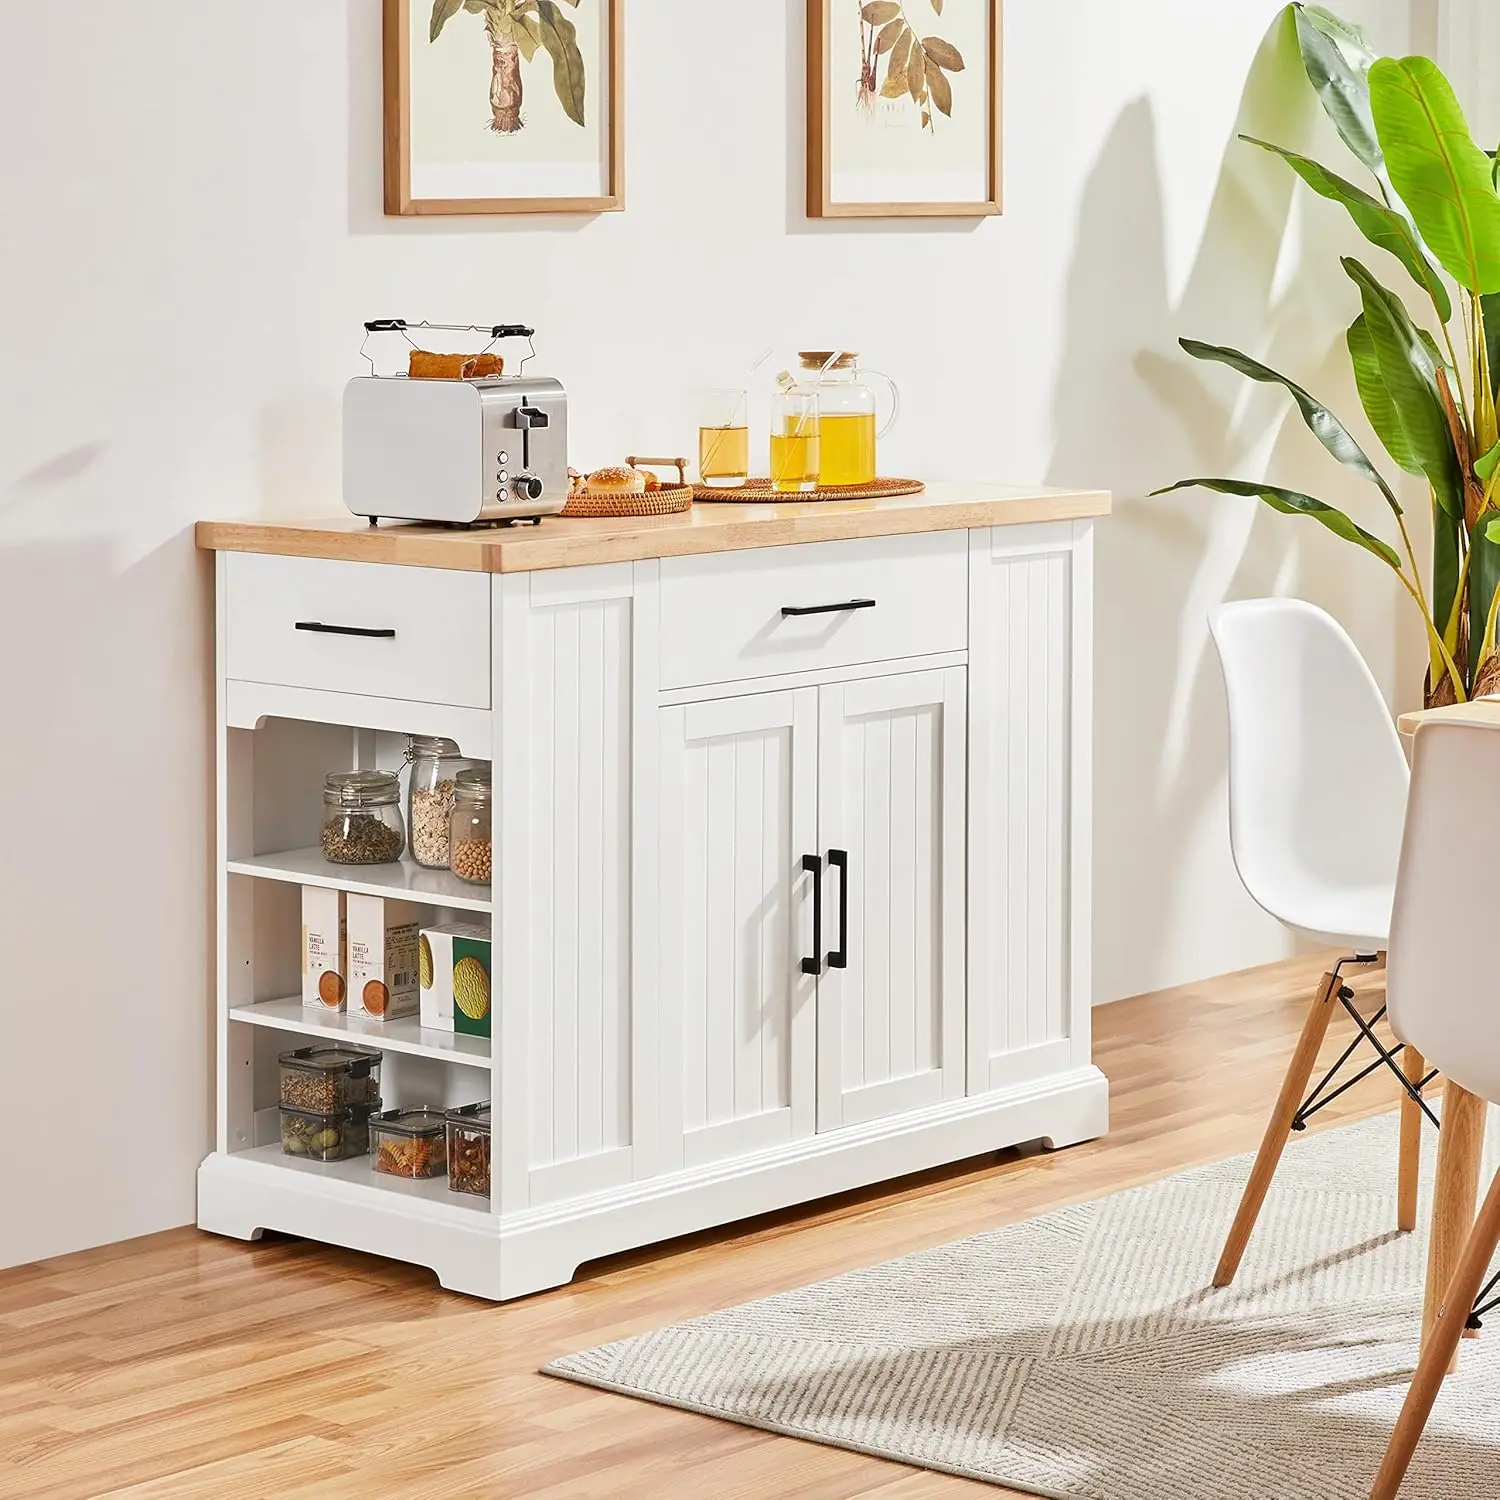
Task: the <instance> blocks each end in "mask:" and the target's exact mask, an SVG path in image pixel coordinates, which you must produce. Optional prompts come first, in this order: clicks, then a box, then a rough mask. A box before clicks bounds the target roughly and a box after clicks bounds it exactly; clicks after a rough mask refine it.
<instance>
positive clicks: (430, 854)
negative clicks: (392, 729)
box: [406, 734, 476, 870]
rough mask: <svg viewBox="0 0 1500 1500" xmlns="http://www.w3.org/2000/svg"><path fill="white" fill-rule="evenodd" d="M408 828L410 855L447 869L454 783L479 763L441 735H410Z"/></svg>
mask: <svg viewBox="0 0 1500 1500" xmlns="http://www.w3.org/2000/svg"><path fill="white" fill-rule="evenodd" d="M406 759H407V762H408V763H409V765H410V766H411V770H410V771H409V772H408V773H407V783H406V827H407V830H408V832H409V833H410V835H411V855H412V858H413V859H414V860H416V862H417V863H418V864H419V865H423V866H425V867H426V868H427V869H429V870H446V869H447V868H448V824H449V822H450V820H451V819H452V817H453V783H454V781H455V780H456V779H457V777H458V773H459V772H460V771H467V770H468V769H469V768H470V767H471V766H473V765H475V764H476V762H475V761H472V760H469V759H467V758H465V757H464V756H463V755H462V754H461V753H460V752H459V748H458V745H457V744H456V743H455V742H454V741H453V740H447V739H444V738H443V737H442V736H441V735H433V734H413V735H409V736H408V737H407V744H406Z"/></svg>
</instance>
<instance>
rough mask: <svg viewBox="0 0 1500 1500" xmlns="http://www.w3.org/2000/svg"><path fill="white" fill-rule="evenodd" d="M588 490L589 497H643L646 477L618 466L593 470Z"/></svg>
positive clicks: (636, 470)
mask: <svg viewBox="0 0 1500 1500" xmlns="http://www.w3.org/2000/svg"><path fill="white" fill-rule="evenodd" d="M588 490H589V494H591V495H644V494H645V493H646V476H645V475H644V474H642V473H641V471H640V470H639V469H627V468H625V467H624V466H623V465H619V464H617V465H614V466H613V467H611V468H607V469H595V470H594V472H593V473H592V474H590V475H589V480H588Z"/></svg>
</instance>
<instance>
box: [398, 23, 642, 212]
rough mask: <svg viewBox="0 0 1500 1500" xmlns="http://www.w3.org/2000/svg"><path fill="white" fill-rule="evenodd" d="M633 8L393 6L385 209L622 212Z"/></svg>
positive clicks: (421, 210) (410, 210)
mask: <svg viewBox="0 0 1500 1500" xmlns="http://www.w3.org/2000/svg"><path fill="white" fill-rule="evenodd" d="M622 6H623V0H385V211H386V212H387V213H388V214H537V213H602V212H605V211H607V210H610V209H618V208H623V207H624V204H625V196H624V177H625V161H624V152H625V135H624V128H623V107H622V106H623V101H622V98H621V87H622V81H623V80H622V77H621V75H622V72H623V68H622V66H621V62H622V57H623V37H622V35H621V17H620V12H621V9H622Z"/></svg>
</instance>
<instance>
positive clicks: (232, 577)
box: [225, 552, 490, 708]
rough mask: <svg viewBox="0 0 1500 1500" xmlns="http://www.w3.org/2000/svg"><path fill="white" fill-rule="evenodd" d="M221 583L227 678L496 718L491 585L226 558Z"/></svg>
mask: <svg viewBox="0 0 1500 1500" xmlns="http://www.w3.org/2000/svg"><path fill="white" fill-rule="evenodd" d="M225 579H226V591H225V598H226V615H225V629H226V632H227V636H228V641H227V655H228V675H229V676H230V677H235V678H243V679H245V680H246V681H249V682H272V683H283V684H285V685H287V686H289V687H304V688H320V689H323V690H325V691H328V692H336V693H360V694H365V695H368V696H370V697H373V698H401V699H406V700H407V701H410V702H413V703H450V704H456V705H458V706H459V707H463V708H488V707H489V706H490V579H489V575H488V574H487V573H460V572H454V571H451V570H449V569H445V568H403V567H392V566H390V565H389V564H386V563H356V562H334V561H330V560H329V559H326V558H316V557H271V556H266V555H262V554H259V553H247V552H231V553H229V554H227V556H226V559H225ZM312 627H319V628H312Z"/></svg>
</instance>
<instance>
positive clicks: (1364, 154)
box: [1294, 5, 1394, 197]
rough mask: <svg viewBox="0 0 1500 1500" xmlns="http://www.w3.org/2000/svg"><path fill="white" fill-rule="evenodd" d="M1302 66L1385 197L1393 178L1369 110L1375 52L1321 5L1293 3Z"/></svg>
mask: <svg viewBox="0 0 1500 1500" xmlns="http://www.w3.org/2000/svg"><path fill="white" fill-rule="evenodd" d="M1294 10H1295V14H1296V18H1297V45H1298V47H1299V48H1300V49H1301V51H1302V66H1303V67H1304V68H1305V69H1306V70H1307V77H1308V80H1309V81H1310V82H1311V84H1312V86H1313V88H1314V89H1315V90H1316V91H1317V95H1318V98H1319V99H1320V100H1321V101H1322V104H1323V109H1324V111H1325V112H1326V113H1327V115H1328V118H1329V119H1330V120H1332V121H1333V125H1334V129H1336V130H1337V131H1338V133H1339V135H1340V136H1341V137H1342V138H1343V142H1344V144H1345V145H1346V146H1347V147H1348V148H1349V149H1350V150H1351V151H1352V152H1353V153H1354V154H1355V156H1357V157H1358V158H1359V159H1360V161H1362V162H1363V163H1364V164H1365V166H1367V167H1368V168H1369V169H1370V171H1371V172H1373V173H1374V174H1375V179H1376V181H1378V182H1379V183H1380V185H1381V188H1382V190H1383V191H1384V192H1385V194H1386V196H1387V197H1392V196H1394V195H1393V194H1392V193H1391V191H1390V178H1389V177H1388V176H1387V175H1386V169H1385V155H1384V152H1383V151H1382V149H1381V144H1380V137H1379V135H1378V134H1377V133H1376V130H1375V117H1374V115H1373V113H1372V112H1371V108H1370V69H1371V67H1372V66H1373V64H1374V62H1375V60H1376V59H1375V52H1374V51H1373V49H1372V48H1371V47H1370V44H1369V42H1368V41H1367V40H1366V39H1365V36H1364V33H1363V32H1361V31H1359V30H1358V28H1356V27H1352V26H1349V25H1347V24H1346V23H1345V22H1343V21H1340V20H1339V19H1338V17H1337V16H1334V15H1332V14H1330V13H1329V12H1328V11H1326V10H1324V9H1322V7H1321V6H1317V5H1298V6H1296V7H1294Z"/></svg>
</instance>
